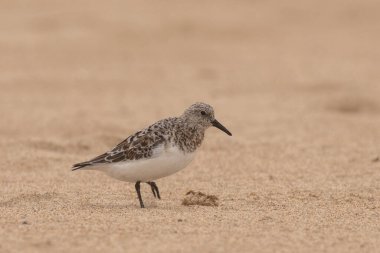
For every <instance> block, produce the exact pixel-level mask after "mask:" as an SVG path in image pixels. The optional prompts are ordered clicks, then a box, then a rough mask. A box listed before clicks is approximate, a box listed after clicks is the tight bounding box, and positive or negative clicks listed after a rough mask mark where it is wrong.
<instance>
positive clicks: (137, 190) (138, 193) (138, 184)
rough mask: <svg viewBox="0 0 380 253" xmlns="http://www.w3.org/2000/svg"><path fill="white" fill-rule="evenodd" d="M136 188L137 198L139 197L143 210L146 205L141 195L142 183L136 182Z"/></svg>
mask: <svg viewBox="0 0 380 253" xmlns="http://www.w3.org/2000/svg"><path fill="white" fill-rule="evenodd" d="M135 188H136V192H137V197H139V201H140V206H141V208H144V203H143V201H142V198H141V193H140V181H137V182H136V184H135Z"/></svg>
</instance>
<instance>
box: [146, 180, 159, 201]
mask: <svg viewBox="0 0 380 253" xmlns="http://www.w3.org/2000/svg"><path fill="white" fill-rule="evenodd" d="M146 183H147V184H148V185H150V189H152V193H153V196H154V197H155V198H157V195H156V191H155V189H154V187H153V185H152V182H146Z"/></svg>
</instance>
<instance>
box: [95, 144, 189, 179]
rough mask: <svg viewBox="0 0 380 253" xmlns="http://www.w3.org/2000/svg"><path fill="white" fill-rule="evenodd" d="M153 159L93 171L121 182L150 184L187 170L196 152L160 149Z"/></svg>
mask: <svg viewBox="0 0 380 253" xmlns="http://www.w3.org/2000/svg"><path fill="white" fill-rule="evenodd" d="M154 153H155V155H154V156H153V158H149V159H141V160H133V161H126V162H117V163H110V164H106V165H102V166H94V167H93V168H92V169H96V170H99V171H103V172H105V173H106V174H107V175H109V176H111V177H113V178H116V179H118V180H121V181H127V182H137V181H141V182H148V181H153V180H156V179H158V178H162V177H166V176H169V175H171V174H174V173H176V172H177V171H179V170H181V169H183V168H185V167H186V166H187V165H188V164H189V163H190V162H191V161H192V160H193V158H194V155H195V152H193V153H186V154H185V153H184V152H182V151H181V150H179V149H178V148H177V147H169V148H164V147H163V146H161V147H158V148H157V150H155V152H154Z"/></svg>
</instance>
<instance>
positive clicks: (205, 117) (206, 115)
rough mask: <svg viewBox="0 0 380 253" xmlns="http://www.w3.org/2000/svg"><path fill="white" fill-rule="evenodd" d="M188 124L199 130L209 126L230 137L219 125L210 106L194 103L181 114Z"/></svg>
mask: <svg viewBox="0 0 380 253" xmlns="http://www.w3.org/2000/svg"><path fill="white" fill-rule="evenodd" d="M182 118H184V119H185V120H186V121H187V122H188V123H189V124H191V125H194V126H196V127H199V128H203V129H205V130H206V129H207V128H209V127H210V126H214V127H216V128H219V129H220V130H222V131H223V132H225V133H226V134H228V135H230V136H231V135H232V134H231V132H230V131H228V130H227V128H225V127H224V126H223V125H222V124H220V123H219V122H218V121H217V120H216V119H215V115H214V109H213V108H212V106H211V105H208V104H205V103H200V102H199V103H195V104H193V105H191V106H190V107H189V108H187V109H186V110H185V112H184V113H183V114H182Z"/></svg>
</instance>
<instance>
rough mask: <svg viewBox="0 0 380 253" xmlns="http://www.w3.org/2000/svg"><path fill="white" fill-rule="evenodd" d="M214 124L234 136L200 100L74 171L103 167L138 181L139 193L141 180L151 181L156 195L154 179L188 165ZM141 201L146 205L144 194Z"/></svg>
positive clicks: (80, 165) (76, 167) (126, 178)
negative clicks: (177, 115) (143, 199)
mask: <svg viewBox="0 0 380 253" xmlns="http://www.w3.org/2000/svg"><path fill="white" fill-rule="evenodd" d="M210 126H215V127H217V128H219V129H221V130H222V131H224V132H226V133H227V134H229V135H231V133H230V132H229V131H228V130H227V129H226V128H225V127H223V126H222V125H221V124H220V123H219V122H218V121H217V120H216V119H215V118H214V110H213V108H212V107H211V106H210V105H207V104H205V103H196V104H193V105H192V106H190V107H189V108H188V109H186V110H185V112H184V113H183V114H182V115H181V116H179V117H172V118H167V119H163V120H160V121H158V122H156V123H154V124H153V125H151V126H149V127H147V128H145V129H143V130H141V131H138V132H137V133H135V134H133V135H131V136H129V137H128V138H127V139H125V140H124V141H122V142H121V143H119V144H118V145H117V146H115V147H114V148H113V149H112V150H110V151H108V152H106V153H104V154H102V155H100V156H97V157H95V158H93V159H91V160H89V161H86V162H82V163H77V164H74V165H73V170H77V169H81V168H86V169H87V168H89V169H99V170H103V171H104V172H106V173H107V174H109V175H110V176H112V177H114V178H117V179H119V180H123V181H129V182H137V183H136V190H137V191H138V195H139V188H138V187H140V186H139V184H140V182H147V183H149V184H150V185H151V187H152V191H153V193H154V194H155V196H156V195H158V196H159V192H158V188H157V186H156V184H155V183H154V182H152V181H151V180H155V179H157V178H160V177H163V176H167V175H170V174H173V173H175V172H176V171H178V170H180V169H182V168H183V167H186V165H187V164H188V163H189V162H190V161H191V160H192V159H193V157H194V152H195V151H196V149H197V148H198V147H199V146H200V145H201V144H202V141H203V139H204V134H205V130H206V129H207V128H209V127H210ZM154 167H157V169H155V168H154ZM137 185H138V187H137ZM139 200H140V204H141V206H142V207H143V204H142V200H141V196H140V195H139Z"/></svg>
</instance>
